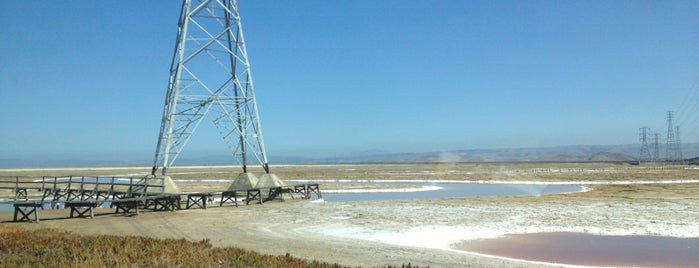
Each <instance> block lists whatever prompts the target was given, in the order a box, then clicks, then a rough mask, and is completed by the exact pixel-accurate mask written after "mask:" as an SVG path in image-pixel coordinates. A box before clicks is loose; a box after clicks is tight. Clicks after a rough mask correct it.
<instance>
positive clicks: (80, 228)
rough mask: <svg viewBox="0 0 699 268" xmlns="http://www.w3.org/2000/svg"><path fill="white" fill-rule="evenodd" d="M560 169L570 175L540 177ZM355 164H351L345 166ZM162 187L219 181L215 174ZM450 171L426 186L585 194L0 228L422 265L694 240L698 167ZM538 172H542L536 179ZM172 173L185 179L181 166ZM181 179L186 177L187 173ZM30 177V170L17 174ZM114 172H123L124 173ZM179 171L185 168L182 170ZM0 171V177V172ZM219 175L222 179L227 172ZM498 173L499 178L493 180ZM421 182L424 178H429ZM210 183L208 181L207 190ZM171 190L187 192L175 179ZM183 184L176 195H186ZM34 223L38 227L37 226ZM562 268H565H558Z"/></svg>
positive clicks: (298, 172) (410, 168) (253, 209)
mask: <svg viewBox="0 0 699 268" xmlns="http://www.w3.org/2000/svg"><path fill="white" fill-rule="evenodd" d="M561 166H564V167H566V168H571V169H570V170H572V171H571V172H567V171H566V172H549V171H548V170H561V169H562V168H561ZM355 167H356V168H355ZM440 169H441V165H386V166H381V165H366V166H361V165H354V166H353V167H352V168H351V169H348V168H347V166H339V167H338V166H303V167H300V166H293V167H288V169H287V170H282V169H281V168H279V169H277V170H279V173H278V174H282V175H279V176H280V177H282V178H284V179H285V180H290V181H293V180H300V179H324V180H333V181H337V180H345V179H348V180H350V179H356V180H352V182H356V181H374V180H396V181H397V182H406V181H405V179H413V180H414V178H415V176H416V175H415V174H423V173H425V174H427V173H426V172H423V171H425V170H427V171H430V170H440ZM200 170H201V172H202V173H199V174H191V175H187V176H184V177H182V176H179V177H177V176H175V177H173V179H207V180H209V179H213V180H216V179H223V178H224V177H221V175H220V174H221V173H217V172H220V171H221V170H217V169H200ZM447 170H456V171H455V172H445V173H432V172H431V173H429V174H432V175H426V176H424V180H423V179H421V181H426V182H434V181H458V183H461V182H463V181H466V179H465V178H469V179H468V180H471V181H495V180H489V179H488V178H502V179H500V180H497V181H507V182H508V183H512V182H520V181H523V182H531V181H535V182H537V183H540V184H543V183H549V182H560V183H567V184H577V183H578V182H582V184H588V185H589V191H583V192H574V193H567V194H552V195H540V196H504V197H473V198H439V199H409V200H399V201H395V200H394V201H353V202H325V203H321V202H315V203H313V202H310V201H308V200H298V199H297V200H287V201H285V202H280V201H270V202H266V203H264V204H263V205H257V204H255V205H253V204H251V205H247V206H245V205H242V206H240V207H234V206H232V205H224V206H223V207H218V206H211V207H210V208H208V209H190V210H180V211H175V212H150V211H146V212H143V213H141V214H140V215H137V216H131V217H124V216H123V215H118V214H114V210H111V209H97V210H96V211H95V214H96V216H95V218H94V219H89V218H88V219H84V218H75V219H70V218H67V216H68V211H67V210H53V211H51V210H45V211H41V212H40V213H41V214H42V215H44V216H42V220H41V222H40V223H38V224H34V223H26V222H25V223H13V222H11V220H12V212H2V213H0V221H2V224H9V225H17V226H20V227H23V228H27V229H35V230H44V229H46V228H53V229H58V230H65V231H71V232H74V233H77V234H81V233H83V234H107V235H135V236H147V237H155V238H161V239H167V238H174V239H182V238H183V239H187V240H190V241H201V240H204V239H208V240H209V241H210V243H211V244H212V245H213V246H217V247H226V246H235V247H241V248H244V249H248V250H253V251H256V252H260V253H264V254H272V255H284V254H286V253H289V254H291V255H292V256H295V257H299V258H304V259H308V260H322V261H327V262H333V263H339V264H342V265H348V266H363V267H374V266H380V265H400V264H402V263H405V264H407V263H411V264H416V265H420V266H430V267H513V266H515V267H541V266H542V265H545V266H562V265H561V264H555V263H546V264H543V263H528V262H525V261H522V260H516V259H503V258H500V257H493V256H485V255H483V254H478V253H464V252H463V251H459V250H456V249H453V248H452V246H453V245H455V244H457V243H459V242H460V241H463V240H465V239H476V238H479V237H497V236H498V235H506V234H514V233H537V232H547V231H549V232H551V231H554V232H581V233H585V234H602V235H619V234H633V235H659V236H672V237H692V238H697V237H699V222H697V221H696V219H699V209H697V208H698V207H699V196H697V195H696V193H697V192H699V180H697V179H696V178H697V177H699V173H698V172H699V171H698V170H697V169H686V168H685V167H684V166H669V167H663V168H652V169H647V168H646V167H644V166H640V167H638V166H618V165H612V164H586V165H582V167H580V168H576V167H575V166H574V165H571V164H565V165H558V164H550V165H549V164H542V165H541V166H536V165H534V164H531V165H519V164H518V165H512V166H507V165H485V166H484V165H456V166H449V167H448V169H447ZM541 170H545V172H540V171H541ZM178 171H187V170H186V169H183V170H178ZM190 171H191V170H190ZM28 173H31V172H28ZM124 173H126V172H124ZM188 173H189V172H188ZM4 174H7V173H2V170H0V175H4ZM229 174H230V173H229ZM503 174H506V175H507V176H505V175H503ZM430 176H432V177H430ZM221 185H222V184H221V183H217V184H216V185H214V187H215V188H217V187H220V186H221ZM180 186H186V187H195V186H196V185H189V184H187V183H182V184H180ZM186 187H183V190H188V189H186ZM44 218H46V220H44ZM567 267H570V266H567Z"/></svg>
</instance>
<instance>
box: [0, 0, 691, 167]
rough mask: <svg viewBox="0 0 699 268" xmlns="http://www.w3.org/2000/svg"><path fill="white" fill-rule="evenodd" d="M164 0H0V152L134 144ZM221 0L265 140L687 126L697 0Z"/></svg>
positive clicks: (418, 144)
mask: <svg viewBox="0 0 699 268" xmlns="http://www.w3.org/2000/svg"><path fill="white" fill-rule="evenodd" d="M180 4H181V3H180V2H179V1H1V2H0V159H2V158H39V159H41V158H47V159H52V158H71V159H76V158H81V157H85V156H91V157H98V158H99V157H105V158H108V157H125V158H132V159H152V156H153V154H154V151H155V145H156V144H155V143H156V139H157V135H158V130H159V124H160V119H161V114H162V109H163V103H164V98H165V92H166V89H167V79H168V69H169V65H170V61H171V58H172V51H173V47H174V41H175V33H176V27H177V20H178V16H179V10H180ZM239 7H240V12H241V17H242V22H243V27H244V32H245V38H246V41H247V49H248V52H249V58H250V62H251V65H252V75H253V79H254V81H255V90H256V94H257V102H258V105H259V110H260V117H261V120H262V127H263V133H264V138H265V142H266V145H267V152H268V154H269V155H270V156H274V155H295V156H314V155H322V156H328V155H341V154H347V153H352V152H360V151H365V150H383V151H387V152H425V151H444V150H458V149H475V148H508V147H539V146H558V145H605V144H632V143H637V142H638V129H639V128H640V127H642V126H648V127H651V128H652V131H653V132H660V133H661V134H662V135H665V131H666V130H667V125H666V121H665V120H666V114H665V113H666V111H668V110H674V111H675V113H676V114H675V116H676V122H677V124H679V125H680V127H681V129H682V135H683V136H682V140H683V141H684V142H697V141H699V108H698V106H699V81H698V78H699V1H681V0H679V1H490V0H489V1H447V0H440V1H430V0H427V1H416V0H396V1H389V0H382V1H375V0H352V1H347V0H345V1H340V0H338V1H321V0H313V1H310V0H294V1H290V0H275V1H271V0H261V1H240V3H239ZM221 151H223V152H227V149H226V147H225V145H224V143H223V141H222V140H221V139H220V138H218V136H217V134H216V131H215V129H214V127H213V125H211V124H208V123H205V124H203V125H202V127H201V128H200V129H199V130H198V132H197V133H195V135H194V137H193V138H192V140H191V142H190V144H189V145H188V147H187V149H186V150H185V152H183V155H182V156H181V157H185V156H184V155H185V154H191V155H195V154H209V153H212V154H215V153H218V152H221ZM270 162H271V163H274V158H273V157H272V158H271V159H270Z"/></svg>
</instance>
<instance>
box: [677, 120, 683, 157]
mask: <svg viewBox="0 0 699 268" xmlns="http://www.w3.org/2000/svg"><path fill="white" fill-rule="evenodd" d="M675 137H676V139H675V149H676V151H675V158H676V159H677V161H682V160H684V156H683V155H682V142H681V141H680V126H676V127H675Z"/></svg>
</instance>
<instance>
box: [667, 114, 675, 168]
mask: <svg viewBox="0 0 699 268" xmlns="http://www.w3.org/2000/svg"><path fill="white" fill-rule="evenodd" d="M672 118H673V112H672V111H668V112H667V143H666V145H665V146H666V147H665V160H666V161H676V160H677V143H676V142H675V128H674V127H673V126H672Z"/></svg>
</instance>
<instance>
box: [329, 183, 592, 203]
mask: <svg viewBox="0 0 699 268" xmlns="http://www.w3.org/2000/svg"><path fill="white" fill-rule="evenodd" d="M372 183H376V184H377V185H381V186H382V187H378V188H379V189H388V190H385V191H381V190H377V191H373V190H365V191H363V192H356V191H352V192H342V191H325V192H323V198H324V199H325V200H326V201H334V202H346V201H370V200H405V199H433V198H458V197H484V196H517V195H545V194H558V193H568V192H579V191H582V190H583V189H584V187H585V186H584V185H581V184H555V185H547V184H523V183H518V184H507V183H498V184H491V183H434V182H424V183H422V184H416V183H414V182H406V183H403V182H372ZM386 184H388V185H389V187H386ZM390 185H395V186H407V185H412V186H414V187H413V188H412V189H410V188H409V189H401V188H398V189H400V190H399V191H393V190H390V189H391V187H390ZM425 189H429V190H425ZM321 190H322V189H321Z"/></svg>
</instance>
